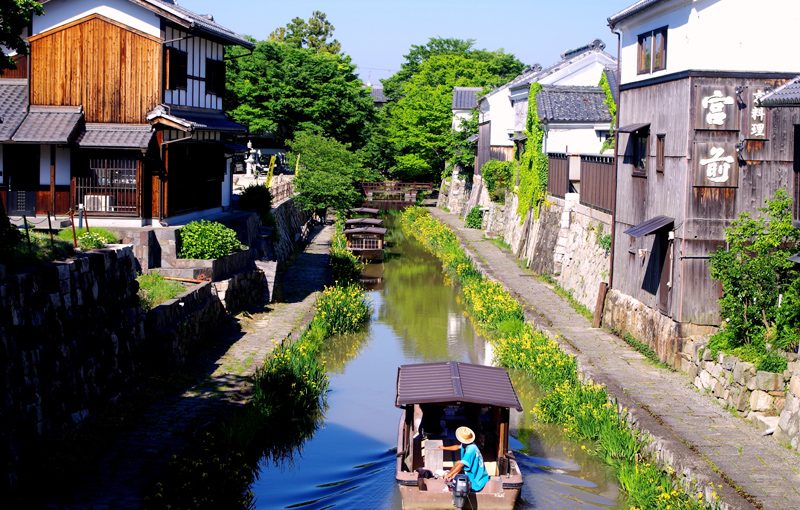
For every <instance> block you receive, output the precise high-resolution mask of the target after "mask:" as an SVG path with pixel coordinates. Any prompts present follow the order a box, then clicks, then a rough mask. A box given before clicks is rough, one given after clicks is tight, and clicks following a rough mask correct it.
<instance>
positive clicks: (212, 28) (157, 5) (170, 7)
mask: <svg viewBox="0 0 800 510" xmlns="http://www.w3.org/2000/svg"><path fill="white" fill-rule="evenodd" d="M49 1H51V0H40V3H42V4H46V3H48V2H49ZM131 2H132V3H135V4H136V5H139V6H141V7H144V8H145V9H147V10H149V11H153V12H155V13H156V14H158V15H159V16H161V17H163V18H166V19H169V20H171V21H174V22H176V23H178V24H179V25H182V26H183V27H185V28H188V29H189V30H197V31H198V32H202V33H205V34H207V35H210V36H213V37H217V38H219V39H222V40H223V41H225V42H228V43H231V44H238V45H240V46H244V47H246V48H254V47H255V44H253V43H252V42H250V41H248V40H247V39H245V38H244V37H243V36H241V35H239V34H237V33H236V32H234V31H232V30H230V29H227V28H225V27H223V26H222V25H220V24H219V23H217V22H216V21H214V18H213V16H210V15H203V14H197V13H196V12H192V11H190V10H189V9H186V8H185V7H182V6H180V5H178V3H177V2H176V1H175V0H131Z"/></svg>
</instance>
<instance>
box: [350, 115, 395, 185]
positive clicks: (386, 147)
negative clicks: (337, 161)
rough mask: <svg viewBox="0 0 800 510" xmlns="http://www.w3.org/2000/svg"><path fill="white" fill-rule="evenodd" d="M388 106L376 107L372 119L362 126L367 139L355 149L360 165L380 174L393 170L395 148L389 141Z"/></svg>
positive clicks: (387, 173) (386, 173)
mask: <svg viewBox="0 0 800 510" xmlns="http://www.w3.org/2000/svg"><path fill="white" fill-rule="evenodd" d="M388 112H389V109H388V108H385V107H384V108H378V109H376V111H375V114H374V115H373V116H372V119H371V120H370V121H369V122H367V124H366V125H365V126H364V129H365V133H366V135H365V136H366V138H367V141H366V143H364V145H363V146H362V147H361V148H360V149H358V150H357V151H356V154H357V155H358V159H359V161H360V162H361V166H363V167H365V168H371V169H373V170H374V171H375V172H377V173H379V174H381V175H389V174H390V173H392V172H393V170H394V165H395V157H396V153H395V149H394V146H393V145H392V144H391V142H390V141H389V117H388Z"/></svg>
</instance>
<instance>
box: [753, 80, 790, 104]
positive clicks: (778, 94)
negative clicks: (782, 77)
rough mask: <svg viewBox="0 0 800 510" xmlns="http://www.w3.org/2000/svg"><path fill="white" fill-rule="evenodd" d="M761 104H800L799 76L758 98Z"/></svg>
mask: <svg viewBox="0 0 800 510" xmlns="http://www.w3.org/2000/svg"><path fill="white" fill-rule="evenodd" d="M759 104H760V105H761V106H800V76H798V77H796V78H794V79H793V80H791V81H788V82H786V83H784V84H783V85H781V86H780V87H778V88H776V89H775V90H773V91H772V92H769V93H767V94H765V95H764V97H762V98H761V99H760V100H759Z"/></svg>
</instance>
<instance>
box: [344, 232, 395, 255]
mask: <svg viewBox="0 0 800 510" xmlns="http://www.w3.org/2000/svg"><path fill="white" fill-rule="evenodd" d="M344 237H345V240H346V242H347V249H348V250H350V252H351V253H352V254H353V255H355V256H357V257H359V258H362V259H364V260H378V261H379V260H383V241H384V238H385V237H386V229H385V228H382V227H358V228H346V229H345V230H344Z"/></svg>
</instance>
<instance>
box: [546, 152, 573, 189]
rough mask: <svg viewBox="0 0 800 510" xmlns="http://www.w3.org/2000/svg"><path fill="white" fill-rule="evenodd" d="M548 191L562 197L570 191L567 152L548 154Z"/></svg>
mask: <svg viewBox="0 0 800 510" xmlns="http://www.w3.org/2000/svg"><path fill="white" fill-rule="evenodd" d="M547 192H548V193H549V194H551V195H553V196H556V197H561V198H564V195H565V194H566V193H568V192H569V158H568V157H567V155H566V154H559V153H551V154H548V155H547Z"/></svg>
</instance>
